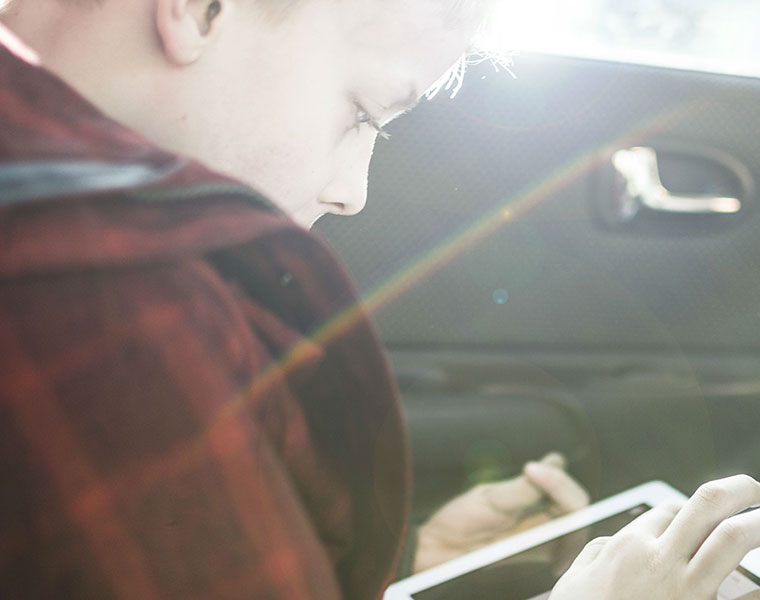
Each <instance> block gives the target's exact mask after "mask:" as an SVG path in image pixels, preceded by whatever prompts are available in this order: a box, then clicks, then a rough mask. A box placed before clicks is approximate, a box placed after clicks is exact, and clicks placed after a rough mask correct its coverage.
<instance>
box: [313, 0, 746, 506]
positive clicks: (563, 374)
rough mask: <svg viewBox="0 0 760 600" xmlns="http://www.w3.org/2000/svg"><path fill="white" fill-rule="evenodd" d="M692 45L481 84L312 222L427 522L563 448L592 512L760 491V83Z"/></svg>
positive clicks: (483, 76)
mask: <svg viewBox="0 0 760 600" xmlns="http://www.w3.org/2000/svg"><path fill="white" fill-rule="evenodd" d="M656 4H657V3H652V2H650V3H648V4H647V6H649V7H653V6H655V5H656ZM661 4H667V3H666V2H664V0H663V2H662V3H661ZM671 4H672V3H671ZM734 4H735V5H736V6H734V8H735V10H734V14H735V15H737V16H735V18H734V20H733V21H731V20H728V21H725V22H724V23H723V27H724V30H723V34H722V35H723V38H721V39H722V40H723V41H722V42H721V43H723V44H724V45H730V41H731V40H730V38H731V37H732V36H733V35H734V32H733V30H731V27H732V26H733V27H735V28H737V29H736V31H739V30H740V29H741V28H742V27H744V19H743V18H742V15H743V14H744V13H742V11H741V8H742V5H741V3H734ZM689 6H692V7H694V6H698V7H699V6H701V8H702V9H703V13H702V17H703V18H704V12H705V11H708V10H712V8H711V7H710V6H709V3H702V4H699V3H697V4H690V5H689ZM732 6H733V5H732ZM743 6H749V5H748V4H747V3H745V4H744V5H743ZM736 7H738V8H736ZM624 8H625V7H622V8H621V7H620V6H618V7H617V9H615V5H614V3H605V2H601V1H600V2H597V3H595V4H594V9H595V10H597V11H602V12H603V11H605V10H613V11H615V10H617V13H616V15H617V19H618V20H617V21H614V20H613V21H608V22H614V23H617V27H618V30H619V31H627V30H626V29H625V27H624V25H625V18H626V15H628V17H629V18H631V19H634V18H635V15H633V16H631V14H629V13H626V12H625V10H624ZM626 10H628V9H626ZM646 10H650V11H651V10H654V9H653V8H649V9H647V8H646V7H644V8H642V9H641V10H640V11H639V16H641V15H642V14H643V15H644V17H646ZM629 12H630V11H629ZM649 17H650V20H651V19H653V18H654V19H655V20H656V18H655V17H652V15H651V14H650V15H649ZM598 18H600V19H601V17H598ZM642 18H643V17H642ZM690 18H692V17H690ZM694 19H697V17H693V19H692V21H693V22H696V21H694ZM621 23H623V25H621ZM692 24H693V23H692ZM732 24H733V25H732ZM725 28H727V29H725ZM708 29H709V28H708ZM605 31H606V33H607V35H608V36H609V35H611V34H610V31H607V30H605ZM611 31H612V33H614V32H615V30H614V28H613V29H612V30H611ZM742 31H743V29H742ZM671 33H672V32H671ZM737 35H738V34H737ZM631 37H632V38H633V37H635V36H633V35H632V34H631ZM555 41H556V40H555ZM697 41H698V40H697ZM631 43H632V42H631ZM558 45H559V46H561V44H555V46H558ZM684 46H685V47H686V49H687V51H686V52H684V53H682V55H681V56H680V58H679V57H673V56H671V57H669V59H668V60H662V59H661V57H660V56H659V55H658V54H654V55H652V54H649V55H647V54H646V53H644V54H641V53H637V52H635V51H634V50H631V49H630V48H622V49H620V48H618V49H617V51H614V50H610V51H609V53H606V54H605V53H600V52H598V51H597V52H596V53H593V52H592V53H586V54H587V55H586V56H582V54H583V53H582V52H577V53H575V54H576V55H572V54H573V53H572V52H564V53H563V54H561V53H560V52H557V51H556V50H557V48H556V47H555V48H554V49H552V50H551V51H548V52H547V51H543V52H523V53H521V54H520V55H519V56H517V57H516V58H515V62H514V65H513V66H512V67H511V72H512V74H513V75H514V77H512V76H510V73H509V72H507V71H505V70H504V69H503V68H501V69H496V68H494V65H493V64H492V62H491V61H488V60H485V61H481V62H480V63H479V64H475V65H470V67H469V69H468V73H467V75H466V80H465V82H464V85H463V86H462V89H461V90H460V91H459V93H458V94H457V95H456V97H454V98H451V97H450V94H447V93H439V94H438V95H437V96H436V97H435V98H433V99H432V100H425V101H423V102H422V103H421V105H420V106H419V107H418V108H416V109H415V110H414V111H412V112H411V113H410V114H408V115H406V116H404V117H403V118H401V119H399V120H398V121H396V122H395V123H393V124H392V125H391V126H390V127H389V130H390V132H391V139H390V140H388V141H380V142H379V144H378V146H377V148H376V152H375V157H374V159H373V163H372V169H371V173H370V181H369V201H368V205H367V207H366V209H365V210H364V212H363V213H362V214H361V215H358V216H356V217H353V218H351V219H350V220H345V219H340V218H335V217H331V218H325V219H323V220H322V221H320V223H319V224H318V225H317V229H318V230H319V231H320V232H321V233H322V234H323V235H324V236H325V237H327V239H328V240H329V241H330V242H331V243H332V244H333V245H334V247H335V248H336V250H337V251H338V253H339V254H341V255H342V257H343V258H344V259H345V261H346V262H347V263H348V265H349V268H350V270H351V271H352V273H353V275H354V277H355V278H356V281H357V285H358V286H359V288H360V290H361V292H362V295H363V297H364V299H365V302H366V304H367V306H368V307H369V308H370V310H372V312H373V313H374V316H375V318H376V321H377V325H378V327H379V330H380V333H381V335H382V337H383V340H384V341H385V343H386V345H387V347H388V350H389V356H390V359H391V362H392V365H393V368H394V370H395V373H396V376H397V379H398V383H399V388H400V391H401V395H402V399H403V403H404V410H405V413H406V416H407V421H408V425H409V430H410V435H411V439H412V448H413V463H414V471H415V473H414V475H415V481H416V484H415V502H414V508H415V516H416V517H417V518H422V517H423V516H424V515H425V514H427V513H428V512H429V511H430V510H432V509H433V508H434V507H435V506H436V505H437V504H439V503H440V502H442V501H443V500H445V499H446V498H447V497H449V496H451V495H453V494H454V493H456V492H458V491H461V490H462V489H464V488H466V487H467V486H469V485H471V484H473V483H477V482H479V481H484V480H489V479H494V478H499V477H505V476H509V475H510V474H513V473H515V472H517V471H519V469H520V467H521V466H522V464H523V463H524V461H526V460H529V459H531V458H536V457H540V456H541V455H542V454H543V453H544V452H547V451H549V450H552V449H558V450H561V451H562V452H564V453H565V455H566V456H567V458H568V459H569V463H570V465H569V466H570V469H571V471H572V472H573V473H574V474H575V475H576V476H577V477H579V478H580V479H581V480H582V481H583V482H584V483H585V484H586V485H587V486H588V487H589V489H591V490H592V492H593V495H594V496H596V497H598V496H604V495H608V494H610V493H613V492H615V491H618V490H620V489H623V488H625V487H628V486H631V485H634V484H637V483H640V482H642V481H646V480H650V479H664V480H666V481H668V482H669V483H671V484H672V485H674V486H676V487H678V488H680V489H682V490H683V491H684V492H690V491H691V490H693V488H694V487H695V486H696V485H697V484H698V483H699V482H701V481H703V480H705V479H707V478H710V477H715V476H719V475H723V474H731V473H735V472H739V471H744V472H748V473H750V474H754V475H755V476H757V475H760V436H758V435H757V434H756V431H755V430H756V429H757V427H758V423H760V402H758V400H759V395H760V368H758V367H760V363H759V362H758V358H759V353H760V211H758V210H757V203H758V197H757V184H758V182H760V80H759V79H758V78H757V77H755V76H754V75H753V73H752V69H751V64H750V66H749V67H748V68H745V66H746V65H743V66H742V68H738V67H737V65H739V62H737V61H734V62H730V61H727V60H724V61H723V62H720V61H719V60H717V59H716V58H715V56H712V55H711V54H710V51H709V48H707V49H705V48H703V47H699V44H698V43H697V42H696V41H694V40H691V41H690V43H689V44H684ZM697 47H699V48H698V49H699V52H697V51H696V50H694V48H697ZM716 47H721V48H722V46H719V44H718V43H717V42H716ZM559 50H561V51H563V50H564V49H563V48H561V47H560V48H559ZM745 51H746V48H745ZM716 52H717V51H716ZM699 53H701V54H702V56H701V58H702V62H699V61H696V62H695V58H699V56H696V55H697V54H699ZM591 54H593V56H591ZM652 56H655V57H656V59H653V58H652ZM642 57H643V58H642ZM718 58H720V57H718ZM750 58H751V57H750ZM750 63H751V61H750ZM716 65H717V66H716ZM757 72H758V73H760V68H758V70H757Z"/></svg>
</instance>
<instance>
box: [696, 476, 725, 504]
mask: <svg viewBox="0 0 760 600" xmlns="http://www.w3.org/2000/svg"><path fill="white" fill-rule="evenodd" d="M729 497H730V493H729V491H728V490H727V489H726V487H725V486H724V485H723V484H722V483H720V482H718V481H710V482H709V483H703V484H702V485H700V486H699V488H697V491H696V492H694V498H695V499H696V500H698V501H700V502H701V503H703V504H708V505H710V506H721V505H723V504H724V503H725V502H726V500H728V499H729Z"/></svg>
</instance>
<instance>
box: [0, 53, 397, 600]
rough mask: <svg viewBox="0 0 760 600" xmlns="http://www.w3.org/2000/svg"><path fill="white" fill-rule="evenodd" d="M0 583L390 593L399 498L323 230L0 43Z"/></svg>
mask: <svg viewBox="0 0 760 600" xmlns="http://www.w3.org/2000/svg"><path fill="white" fill-rule="evenodd" d="M0 352H1V360H0V532H1V533H0V598H3V599H7V600H10V599H15V598H97V599H99V600H101V599H105V598H137V599H140V600H149V599H152V598H182V599H188V600H189V599H195V598H197V599H202V598H204V599H205V598H209V599H211V598H214V599H217V598H267V599H288V600H297V599H301V598H310V599H315V598H320V599H322V598H324V599H335V598H350V599H362V598H378V597H379V596H380V595H381V594H382V590H383V588H384V586H385V584H387V582H388V580H389V578H390V575H391V573H392V570H393V566H394V563H395V561H396V560H397V554H398V549H399V545H400V539H401V535H402V529H403V526H404V521H405V518H406V511H407V489H408V464H407V446H406V439H405V435H404V431H403V427H402V424H401V419H400V414H399V409H398V404H397V401H396V396H395V390H394V388H393V384H392V382H391V378H390V376H389V372H388V368H387V365H386V361H385V358H384V356H383V354H382V352H381V350H380V347H379V344H378V341H377V339H376V336H375V333H374V332H373V330H372V327H371V325H370V323H369V321H368V319H367V316H366V315H365V314H364V312H362V310H361V308H360V307H359V306H358V305H357V299H356V294H355V292H354V291H353V288H352V286H351V284H350V282H349V281H348V280H347V279H346V276H345V275H344V273H343V271H342V269H341V268H339V267H338V266H337V264H336V261H335V259H334V258H333V256H332V255H331V253H330V251H329V250H327V249H326V248H325V246H324V245H323V244H322V243H320V242H319V241H318V240H317V239H316V238H315V237H314V236H312V235H311V234H309V233H308V232H306V231H304V230H302V229H300V228H299V227H297V226H296V225H294V224H292V222H290V221H289V220H288V219H287V218H286V217H284V216H282V215H281V214H280V213H279V212H278V211H276V210H275V209H273V208H271V207H270V206H269V205H268V203H267V202H266V200H264V199H263V198H261V197H260V196H259V195H257V194H256V193H254V192H253V191H252V190H250V189H247V188H245V187H243V186H241V185H239V184H238V183H236V182H235V181H232V180H229V179H226V178H223V177H220V176H219V175H216V174H213V173H211V172H209V171H207V170H205V169H204V168H203V167H201V166H200V165H197V164H194V163H192V162H191V161H187V160H184V159H182V158H180V157H177V156H174V155H170V154H167V153H164V152H162V151H160V150H158V149H156V148H155V147H153V146H151V145H150V144H149V143H147V142H146V141H145V140H143V139H142V138H140V137H139V136H137V135H136V134H134V133H133V132H131V131H129V130H127V129H125V128H123V127H121V126H119V125H117V124H115V123H114V122H112V121H110V120H109V119H108V118H106V117H105V116H103V115H102V114H101V113H100V112H99V111H97V110H96V109H95V108H94V107H92V106H91V105H89V104H88V103H87V102H85V101H84V100H83V99H82V98H81V97H79V96H78V95H77V94H75V93H74V92H73V91H72V90H71V89H70V88H68V87H67V86H66V85H65V84H64V83H63V82H62V81H60V80H59V79H57V78H56V77H54V76H53V75H51V74H50V73H48V72H46V71H44V70H42V69H40V68H37V67H34V66H31V65H29V64H27V63H25V62H23V61H22V60H20V59H19V58H17V57H16V56H14V55H13V54H11V53H10V52H8V51H7V50H6V49H5V48H3V47H2V46H0Z"/></svg>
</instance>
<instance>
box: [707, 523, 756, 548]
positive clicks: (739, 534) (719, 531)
mask: <svg viewBox="0 0 760 600" xmlns="http://www.w3.org/2000/svg"><path fill="white" fill-rule="evenodd" d="M715 534H716V535H717V536H718V537H719V540H720V541H721V542H723V543H725V544H728V545H731V546H739V547H740V548H741V547H746V546H748V544H749V536H748V534H747V532H746V531H745V529H744V528H743V527H741V526H740V525H739V524H738V523H736V522H735V521H732V520H730V519H729V520H727V521H723V522H722V523H721V524H720V525H718V527H717V528H716V529H715Z"/></svg>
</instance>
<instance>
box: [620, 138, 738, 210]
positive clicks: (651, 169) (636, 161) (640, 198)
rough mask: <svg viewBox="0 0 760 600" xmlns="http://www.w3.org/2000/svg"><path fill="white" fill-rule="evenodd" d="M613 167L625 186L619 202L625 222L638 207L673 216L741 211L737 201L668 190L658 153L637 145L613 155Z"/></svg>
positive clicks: (724, 197) (722, 197)
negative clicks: (662, 174) (664, 183)
mask: <svg viewBox="0 0 760 600" xmlns="http://www.w3.org/2000/svg"><path fill="white" fill-rule="evenodd" d="M612 164H613V166H614V167H615V170H616V171H617V172H618V173H619V174H620V175H621V176H622V177H623V180H624V183H625V187H624V190H623V195H624V198H621V199H619V200H621V201H622V202H621V203H620V205H619V206H620V207H621V208H623V212H624V213H625V217H627V218H628V219H631V218H633V217H634V216H635V215H636V213H637V212H638V210H639V208H641V206H645V207H646V208H648V209H650V210H653V211H657V212H663V213H674V214H703V215H725V214H733V213H737V212H739V211H740V210H741V207H742V202H741V200H740V199H739V198H732V197H729V196H715V195H709V194H694V195H683V194H674V193H672V192H670V191H668V190H667V189H666V188H665V186H664V185H663V184H662V181H661V180H660V169H659V166H658V164H657V153H656V152H655V150H654V149H653V148H649V147H644V146H636V147H633V148H628V149H625V150H618V151H617V152H615V154H613V155H612ZM621 216H623V215H621ZM624 220H626V219H624Z"/></svg>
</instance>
